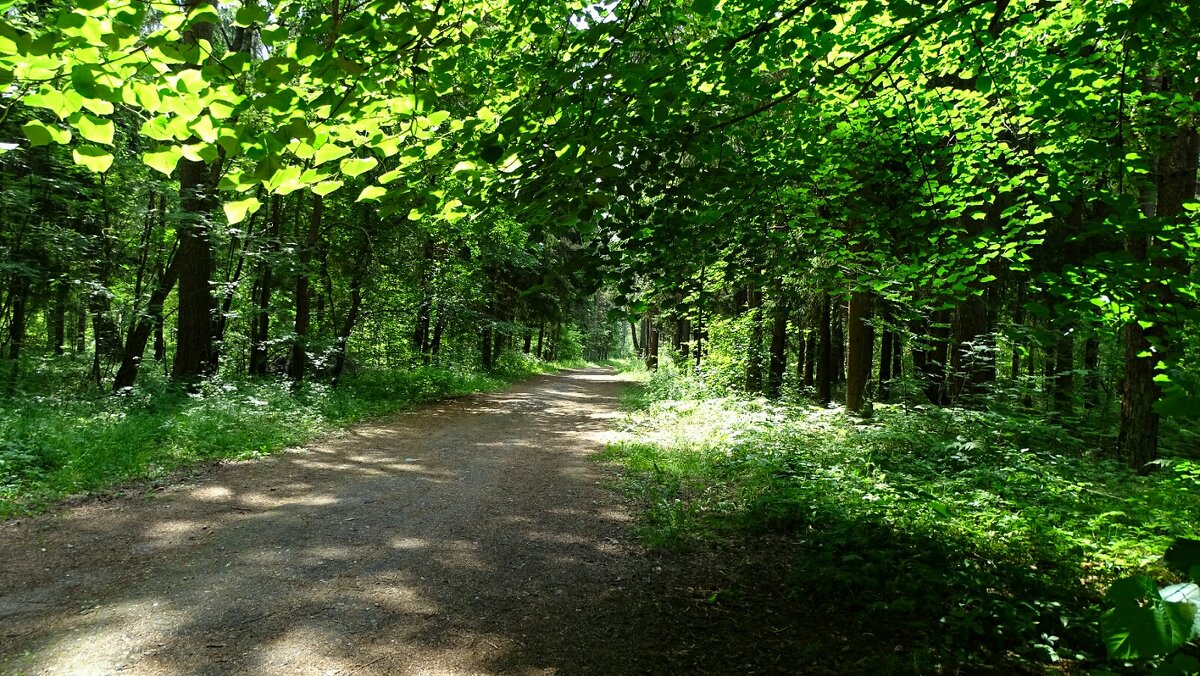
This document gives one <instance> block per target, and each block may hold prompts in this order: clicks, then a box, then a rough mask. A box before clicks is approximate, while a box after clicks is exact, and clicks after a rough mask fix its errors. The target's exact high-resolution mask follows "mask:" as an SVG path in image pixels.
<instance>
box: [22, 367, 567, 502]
mask: <svg viewBox="0 0 1200 676" xmlns="http://www.w3.org/2000/svg"><path fill="white" fill-rule="evenodd" d="M506 357H509V358H506V359H504V360H502V362H501V363H500V364H499V365H498V367H497V368H496V369H495V370H493V371H492V372H491V373H488V374H483V373H479V372H476V371H470V370H460V369H450V368H434V367H424V368H417V369H414V370H410V371H364V372H361V373H358V374H355V375H353V376H351V377H349V378H347V379H346V380H345V381H344V382H343V383H342V385H341V386H340V387H339V388H337V389H331V388H329V386H328V385H324V384H321V383H319V382H318V383H305V384H304V385H303V387H302V388H300V390H299V391H298V392H293V391H292V389H291V386H290V384H289V383H288V382H286V381H282V380H276V379H268V380H259V381H245V380H241V381H232V380H221V379H213V380H210V381H208V382H206V383H204V385H203V386H202V388H201V389H200V391H199V392H195V393H191V394H189V393H186V392H183V391H181V390H179V389H177V388H174V387H171V386H170V385H169V384H167V383H165V382H163V381H162V380H161V378H160V377H159V378H156V377H155V376H154V374H149V373H147V374H144V376H145V377H144V379H143V381H144V382H143V384H142V385H141V386H140V387H139V389H138V390H136V391H134V392H133V393H131V394H128V395H124V396H119V397H114V396H110V395H107V394H104V393H100V392H94V391H93V392H90V393H85V394H76V395H73V396H63V395H61V394H53V393H55V392H65V391H70V390H71V389H72V385H71V383H70V382H69V379H68V377H67V376H66V375H64V374H65V373H70V372H71V371H70V369H65V368H63V365H62V364H57V365H56V364H53V363H47V364H44V365H42V367H40V370H37V369H31V370H33V371H34V372H33V373H32V374H31V376H30V379H29V381H28V382H27V383H26V385H28V387H26V388H25V392H24V393H20V394H17V395H12V396H8V397H4V398H0V518H7V517H11V516H14V515H18V514H26V513H31V512H36V511H40V510H43V509H45V508H47V507H49V506H52V505H53V504H55V503H56V502H57V501H59V500H61V499H62V498H64V497H67V496H71V495H78V494H87V493H94V492H97V491H103V490H105V489H108V488H110V487H112V486H114V485H117V484H120V483H122V482H127V481H129V480H134V479H155V478H160V477H163V476H165V475H167V474H168V473H170V472H172V471H174V470H176V469H179V468H181V467H185V466H187V465H189V464H193V463H197V462H201V461H205V460H215V459H249V458H256V457H261V456H264V455H267V454H270V453H274V452H277V451H279V450H281V449H284V448H288V447H290V446H295V445H297V444H302V443H304V442H306V441H309V440H311V439H313V438H316V437H318V436H320V435H323V434H327V433H329V432H331V431H334V430H337V429H339V428H344V427H345V426H347V425H349V424H351V423H355V422H358V421H361V420H366V419H370V418H376V417H380V416H383V415H387V414H389V413H392V412H395V411H398V410H402V409H404V408H408V407H411V406H414V405H416V404H419V403H422V402H428V401H433V400H437V399H444V398H447V397H455V396H461V395H465V394H470V393H473V392H486V391H494V390H499V389H503V388H504V387H507V386H508V385H509V384H511V383H512V382H514V381H517V380H520V379H522V378H525V377H528V376H530V375H533V374H535V373H544V372H550V371H554V370H556V369H558V368H560V367H563V366H571V365H573V364H553V363H546V362H540V361H537V360H531V359H524V358H520V357H519V356H516V355H514V356H508V355H506ZM77 388H78V386H77V384H76V385H75V389H77Z"/></svg>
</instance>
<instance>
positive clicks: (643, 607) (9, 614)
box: [0, 370, 763, 674]
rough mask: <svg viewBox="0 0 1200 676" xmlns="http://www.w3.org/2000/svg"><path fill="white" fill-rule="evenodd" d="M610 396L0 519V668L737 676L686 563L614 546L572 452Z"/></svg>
mask: <svg viewBox="0 0 1200 676" xmlns="http://www.w3.org/2000/svg"><path fill="white" fill-rule="evenodd" d="M620 387H621V381H620V379H619V378H618V377H617V376H616V375H614V374H613V373H611V372H608V371H602V370H578V371H566V372H562V373H559V374H556V375H550V376H541V377H537V378H534V379H531V380H529V381H526V382H525V383H523V384H520V385H518V386H516V387H515V388H513V389H511V390H509V391H506V392H503V393H498V394H486V395H476V396H472V397H467V398H463V399H458V400H451V401H446V402H442V403H438V404H434V405H430V406H425V407H421V408H419V409H416V410H413V411H410V412H408V413H405V414H401V415H398V416H395V417H394V418H391V419H389V420H386V421H382V422H377V423H374V424H368V425H363V426H358V427H355V428H353V429H352V430H351V431H349V432H348V433H346V434H345V435H341V436H339V437H336V438H333V439H330V440H327V441H324V442H320V443H316V444H313V445H311V446H309V447H308V448H305V449H299V450H293V451H288V452H285V453H282V454H279V455H277V456H274V457H271V458H269V459H266V460H261V461H255V462H242V463H225V464H221V465H218V466H215V467H213V468H211V469H209V470H206V471H202V472H200V473H199V474H198V475H197V476H195V477H192V478H191V479H189V480H187V481H185V482H184V483H183V484H180V485H176V486H173V487H171V488H168V489H166V490H165V491H162V492H158V493H152V494H150V495H146V496H134V497H124V498H118V499H115V500H109V501H98V500H91V501H86V502H85V503H83V504H82V505H79V506H75V507H70V508H65V509H62V510H60V511H58V512H55V513H52V514H48V515H43V516H39V517H35V518H29V519H23V520H19V521H10V522H8V523H6V524H3V525H2V526H0V671H3V672H5V673H27V672H30V673H110V672H116V671H124V672H127V673H146V674H177V673H189V674H191V673H254V674H268V673H269V674H276V673H320V674H329V673H335V674H349V673H355V674H365V673H380V674H383V673H386V674H399V673H403V674H469V673H581V672H595V673H629V672H648V671H653V672H660V671H664V670H666V671H676V670H684V669H687V670H694V669H695V668H696V667H701V668H703V669H705V670H708V669H711V670H713V671H727V670H729V669H737V668H738V667H746V666H749V665H747V664H745V663H744V662H743V663H740V664H738V663H737V662H734V663H733V664H731V663H730V662H729V660H731V659H732V660H737V659H738V657H737V656H736V653H737V652H739V651H737V650H733V649H731V648H732V647H733V646H731V645H729V643H726V642H725V641H726V640H727V639H728V638H729V637H728V636H725V637H722V636H721V634H725V633H726V631H721V630H717V631H713V629H714V628H716V627H720V629H724V630H727V631H729V632H735V633H736V632H738V631H739V630H738V628H737V627H736V624H740V623H736V622H735V623H730V622H728V620H729V618H728V617H724V618H722V617H721V613H719V612H715V611H714V610H713V609H712V608H711V607H710V606H711V604H708V605H707V606H706V604H705V603H704V601H703V599H704V597H705V595H706V594H707V593H708V592H706V591H704V590H702V589H693V588H690V587H687V586H686V584H687V583H686V582H684V581H683V580H681V579H679V576H684V577H687V576H689V575H690V573H689V572H688V571H694V570H695V568H694V567H689V566H685V565H683V564H682V563H680V564H679V565H675V564H671V563H670V562H669V558H670V557H666V556H665V555H655V554H647V553H645V552H644V551H643V550H642V548H641V547H640V546H639V545H638V544H637V543H636V542H631V541H630V537H631V536H630V533H629V529H630V526H631V521H630V516H629V514H628V512H627V510H626V509H625V507H624V506H622V504H621V499H620V497H619V496H618V495H616V494H615V493H614V492H613V491H612V490H611V489H609V488H606V482H605V476H604V475H605V472H606V471H607V470H606V469H605V468H604V467H603V466H602V465H599V464H597V463H596V462H594V461H593V460H591V459H590V458H589V456H590V455H592V454H594V453H595V452H597V451H599V450H600V449H601V448H602V447H603V445H604V443H605V441H606V440H608V439H610V438H612V437H613V435H614V432H613V428H614V426H615V425H614V423H615V421H614V418H617V417H619V415H620V414H619V413H618V412H617V395H618V391H619V389H620ZM664 565H665V566H666V568H665V569H664ZM668 578H670V579H668ZM689 619H696V620H700V623H699V624H698V625H697V624H696V623H695V622H689V621H688V620H689ZM704 625H708V626H704ZM742 640H744V641H753V640H754V638H753V637H751V636H746V635H744V634H742ZM738 642H739V641H736V640H735V641H734V643H738ZM752 645H753V644H751V645H750V646H747V647H748V648H750V647H752ZM761 648H762V646H761V644H760V645H759V647H758V648H754V649H753V650H752V653H753V654H757V655H759V658H760V659H761V657H762V654H761V653H760V652H759V651H760V650H761ZM735 665H736V666H735ZM759 666H760V667H761V666H763V665H761V664H760V665H759Z"/></svg>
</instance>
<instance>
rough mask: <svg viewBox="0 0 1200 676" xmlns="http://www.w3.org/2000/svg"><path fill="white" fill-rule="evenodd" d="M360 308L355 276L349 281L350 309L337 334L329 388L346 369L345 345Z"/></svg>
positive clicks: (359, 280)
mask: <svg viewBox="0 0 1200 676" xmlns="http://www.w3.org/2000/svg"><path fill="white" fill-rule="evenodd" d="M360 307H362V278H361V276H359V275H355V276H354V277H353V278H352V279H351V280H350V309H349V310H348V311H347V312H346V319H345V321H344V322H343V323H342V330H341V332H340V333H338V338H337V352H336V355H335V356H334V359H333V374H332V379H331V382H330V386H331V387H337V386H338V383H339V382H341V379H342V372H343V371H344V370H345V368H346V350H347V343H349V342H350V332H351V331H353V330H354V324H355V322H357V321H358V311H359V308H360Z"/></svg>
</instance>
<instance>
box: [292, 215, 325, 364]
mask: <svg viewBox="0 0 1200 676" xmlns="http://www.w3.org/2000/svg"><path fill="white" fill-rule="evenodd" d="M324 213H325V198H324V197H322V196H321V195H314V196H313V205H312V214H311V215H310V216H309V220H308V234H307V235H306V236H305V237H304V240H303V241H302V242H299V244H300V268H299V270H298V271H297V274H296V323H295V334H296V337H295V340H294V341H293V342H292V358H291V359H290V360H289V361H288V377H289V378H291V379H292V381H293V382H300V381H301V380H303V379H304V371H305V367H306V366H307V364H308V328H309V319H310V311H311V309H312V299H311V298H310V296H309V293H308V279H309V276H310V274H311V271H310V270H309V269H308V267H309V263H310V262H311V261H312V248H313V245H315V244H316V243H317V239H318V238H319V237H320V236H321V218H322V216H323V215H324ZM297 234H299V233H297Z"/></svg>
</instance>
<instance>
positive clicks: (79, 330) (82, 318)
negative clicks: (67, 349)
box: [74, 305, 88, 354]
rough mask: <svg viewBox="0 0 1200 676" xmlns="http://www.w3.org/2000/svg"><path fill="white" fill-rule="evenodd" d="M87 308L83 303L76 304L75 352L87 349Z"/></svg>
mask: <svg viewBox="0 0 1200 676" xmlns="http://www.w3.org/2000/svg"><path fill="white" fill-rule="evenodd" d="M87 317H88V313H87V309H86V308H85V307H83V305H78V306H77V307H76V308H75V336H74V338H75V353H76V354H79V353H81V352H83V351H84V350H86V349H87Z"/></svg>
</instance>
